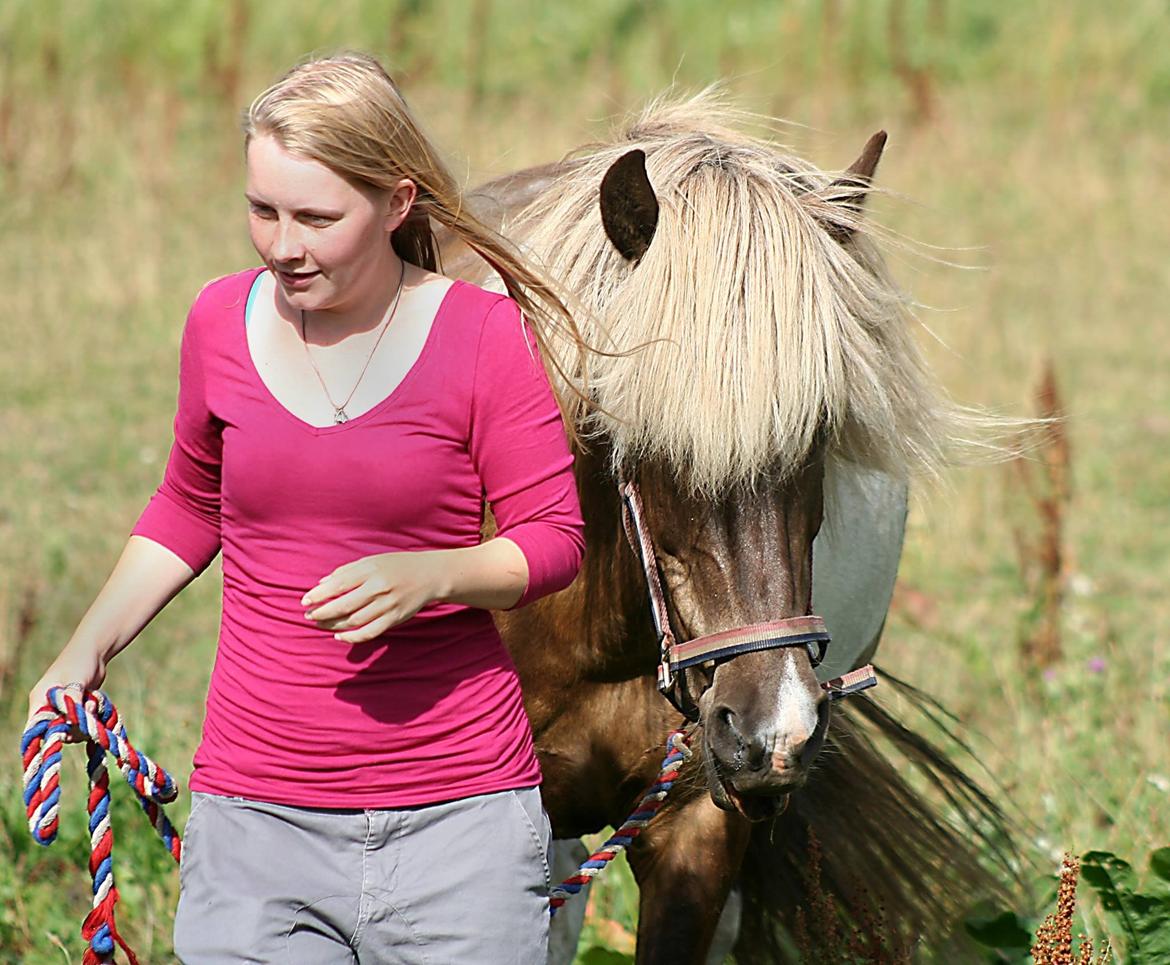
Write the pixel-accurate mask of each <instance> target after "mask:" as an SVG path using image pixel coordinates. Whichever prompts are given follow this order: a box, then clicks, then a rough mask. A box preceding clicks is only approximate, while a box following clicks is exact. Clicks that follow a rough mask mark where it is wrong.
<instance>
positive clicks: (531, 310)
mask: <svg viewBox="0 0 1170 965" xmlns="http://www.w3.org/2000/svg"><path fill="white" fill-rule="evenodd" d="M243 128H244V147H245V150H246V149H247V146H248V144H249V143H250V141H251V140H252V138H253V137H258V136H261V135H270V136H272V137H274V138H276V140H277V141H278V142H279V143H280V145H281V146H282V147H283V148H284V149H285V150H286V151H288V152H289V153H290V154H295V155H297V156H298V157H302V158H307V159H309V160H312V161H317V162H318V163H320V164H323V165H325V167H327V168H329V169H330V170H331V171H333V172H334V173H335V174H337V175H339V176H340V177H343V178H345V179H346V180H348V181H349V182H350V183H352V184H355V185H358V186H362V187H367V188H374V189H376V190H392V189H393V188H394V186H395V185H396V184H397V183H398V182H399V181H400V180H401V179H403V178H408V179H410V180H411V181H413V182H414V184H415V186H416V188H417V194H416V197H415V201H414V205H413V206H412V208H411V211H410V214H409V215H408V217H407V218H406V220H405V221H404V222H403V223H402V224H401V225H400V226H399V227H398V228H397V229H396V230H395V231H394V233H393V235H392V236H391V244H392V245H393V247H394V250H395V252H397V254H398V255H399V257H401V258H403V259H404V260H406V261H409V262H411V263H412V264H415V265H419V266H420V267H422V268H425V269H427V270H429V271H438V270H439V264H438V244H437V242H436V240H435V235H434V225H436V224H439V225H442V226H444V227H445V228H447V229H448V230H449V231H450V232H451V233H452V234H453V235H455V236H456V237H457V238H459V239H460V240H461V241H462V242H464V243H465V244H466V245H468V247H470V248H471V249H472V250H474V251H475V252H476V253H477V254H479V255H480V256H481V257H482V258H483V259H484V260H485V261H486V262H487V263H488V264H489V265H490V266H491V267H492V268H493V269H494V270H495V271H496V273H497V274H498V275H499V276H500V278H501V279H502V280H503V282H504V285H505V287H506V288H507V291H508V294H509V295H510V296H511V297H512V298H513V299H515V301H516V302H517V303H518V304H519V305H520V309H521V311H522V312H523V313H524V316H525V317H526V318H527V320H528V321H529V323H530V324H531V326H532V330H533V332H534V334H535V335H536V339H537V344H538V345H539V347H540V350H541V354H542V356H543V357H544V358H545V359H547V360H549V361H550V362H551V364H552V365H554V366H555V367H556V369H557V372H558V374H559V375H560V376H561V382H562V383H563V384H564V385H566V386H569V387H570V389H571V390H572V391H573V392H574V393H575V394H578V395H580V396H581V401H584V393H583V390H584V386H579V385H578V383H579V382H580V374H581V373H584V372H586V371H587V368H586V366H585V365H584V364H581V363H582V362H583V361H584V358H583V355H584V353H585V352H586V351H588V346H587V345H586V343H585V342H584V341H583V339H582V338H581V335H580V333H579V331H578V329H577V325H576V323H575V322H574V320H573V317H572V314H571V313H570V311H569V309H568V308H567V307H566V305H565V298H564V297H563V296H562V295H561V294H559V293H558V292H557V291H556V290H555V289H554V287H553V285H552V283H551V282H550V281H549V280H548V279H547V278H545V277H543V276H542V275H541V274H540V273H539V272H537V271H536V270H535V269H534V268H533V267H532V266H531V265H529V264H528V263H527V262H526V261H525V260H524V259H523V258H521V257H520V255H519V254H517V252H516V251H515V249H514V248H513V246H512V245H511V244H509V243H508V242H507V241H506V240H504V238H502V237H501V236H500V235H499V234H498V233H497V232H495V231H493V230H492V229H491V228H489V227H487V226H486V225H484V224H483V223H482V222H481V221H480V220H479V219H478V218H476V217H475V216H474V215H473V214H471V212H470V211H468V210H467V208H466V206H465V205H464V202H463V196H462V192H461V191H460V189H459V185H458V184H457V183H456V181H455V178H454V177H453V176H452V174H451V172H450V171H449V170H448V168H447V165H446V164H445V163H444V162H443V160H442V158H440V156H439V153H438V151H436V149H435V147H434V145H433V144H431V142H430V140H429V139H428V138H427V136H426V135H425V134H424V133H423V131H422V128H421V127H420V126H419V124H418V122H417V121H416V120H415V118H414V116H413V115H412V114H411V112H410V108H409V107H408V106H407V104H406V101H405V100H404V98H403V97H402V94H401V92H400V91H399V90H398V86H397V85H396V84H395V83H394V81H393V80H392V79H391V77H390V75H389V74H387V73H386V71H385V70H384V69H383V67H382V65H381V64H380V63H379V62H378V61H377V60H376V59H375V58H374V57H371V56H370V55H368V54H364V53H359V52H346V53H342V54H337V55H334V56H331V57H324V58H320V59H313V60H309V61H306V62H304V63H302V64H299V65H297V66H296V67H294V68H293V69H292V70H290V71H289V72H288V73H287V74H285V76H284V77H282V78H281V79H280V80H279V81H277V82H276V83H275V84H273V85H272V86H271V87H269V88H268V89H267V90H266V91H264V92H263V93H262V94H260V96H259V97H257V98H256V99H255V100H254V101H253V102H252V105H251V106H250V107H249V108H248V110H247V111H246V112H245V114H244V118H243ZM549 326H551V327H553V328H556V329H559V330H560V333H561V334H563V335H566V336H568V342H569V344H570V345H573V346H575V347H576V351H577V352H578V353H581V355H579V357H578V359H576V360H575V362H576V364H573V365H570V370H576V372H577V373H578V378H577V380H576V381H574V379H571V378H569V377H568V374H567V373H566V372H565V371H564V369H563V368H562V365H561V362H560V360H559V359H557V357H556V356H555V354H554V353H553V352H552V351H551V346H550V344H549V339H548V337H547V331H548V327H549ZM554 389H555V384H554ZM559 401H560V402H561V405H562V411H564V410H565V408H566V405H565V400H564V399H561V400H559ZM565 428H566V431H567V433H568V435H569V439H570V441H572V442H573V443H574V444H577V443H579V439H578V436H577V433H576V431H575V429H576V427H575V426H573V425H571V424H566V426H565Z"/></svg>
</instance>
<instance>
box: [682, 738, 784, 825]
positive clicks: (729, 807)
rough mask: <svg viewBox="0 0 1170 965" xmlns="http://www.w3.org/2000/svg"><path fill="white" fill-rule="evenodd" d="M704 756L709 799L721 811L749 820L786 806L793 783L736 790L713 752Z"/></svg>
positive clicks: (768, 816) (767, 817) (767, 816)
mask: <svg viewBox="0 0 1170 965" xmlns="http://www.w3.org/2000/svg"><path fill="white" fill-rule="evenodd" d="M704 759H705V761H706V762H708V763H707V768H708V773H707V778H708V786H709V787H710V789H711V800H712V801H714V802H715V806H716V807H718V808H721V809H722V810H724V811H734V812H735V813H737V814H740V815H742V816H743V817H745V818H747V819H748V820H749V821H751V822H752V823H758V822H760V821H767V820H770V819H771V818H776V817H779V816H780V815H781V814H783V813H784V809H785V808H786V807H788V794H789V792H790V791H792V790H794V789H795V786H794V785H790V786H787V787H785V788H783V789H779V788H777V789H775V790H767V791H762V792H755V793H745V792H743V791H740V790H738V789H737V788H736V787H735V784H734V783H733V781H732V779H731V778H730V776H728V775H725V774H724V773H723V769H722V768H721V767H720V765H719V762H718V761H716V760H715V759H714V755H713V754H711V753H708V754H707V755H706V756H705V758H704Z"/></svg>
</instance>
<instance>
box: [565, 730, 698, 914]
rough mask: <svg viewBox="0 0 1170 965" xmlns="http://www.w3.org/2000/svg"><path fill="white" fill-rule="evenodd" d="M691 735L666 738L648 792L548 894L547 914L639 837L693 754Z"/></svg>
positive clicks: (673, 734) (680, 733) (676, 733)
mask: <svg viewBox="0 0 1170 965" xmlns="http://www.w3.org/2000/svg"><path fill="white" fill-rule="evenodd" d="M690 741H691V735H690V734H689V733H687V732H686V731H683V730H676V731H672V732H671V734H670V736H669V737H667V739H666V757H665V758H664V759H663V761H662V769H661V770H660V771H659V772H658V777H657V779H656V780H655V781H654V783H653V784H652V785H650V788H649V790H647V791H646V793H645V794H644V795H643V796H642V800H641V801H639V802H638V806H637V807H636V808H634V813H633V814H631V815H630V816H629V817H628V818H626V821H625V823H624V824H623V825H622V826H621V827H620V828H618V829H617V830H616V831H615V832H614V833H613V834H612V835H611V836H610V838H609V840H608V841H606V842H605V844H603V845H602V846H601V847H600V848H599V849H598V850H596V851H595V852H593V854H591V855H590V856H589V857H588V858H586V859H585V861H583V862H582V863H581V866H580V867H579V868H578V869H577V873H576V874H575V875H572V876H571V877H568V878H566V879H565V880H564V881H562V882H561V883H560V884H559V885H557V886H556V887H555V888H553V889H552V890H551V891H549V913H550V914H551V915H556V913H557V909H558V908H560V907H561V905H563V904H564V903H565V902H566V901H568V900H569V899H570V898H572V897H573V896H574V895H576V894H579V893H580V892H581V891H582V890H583V889H585V888H588V887H589V885H591V884H592V883H593V879H594V878H596V877H597V876H598V875H599V874H601V872H602V871H604V870H605V868H606V866H607V865H608V864H609V863H610V862H611V861H613V859H614V858H616V857H617V856H618V855H619V854H621V853H622V852H623V851H625V850H626V848H628V847H629V846H630V845H631V844H632V843H633V841H634V839H635V838H636V837H638V835H639V834H641V833H642V831H643V830H644V829H645V827H646V825H648V824H649V823H650V822H651V820H652V819H653V818H654V815H656V814H657V813H658V811H659V809H660V808H661V807H662V805H663V803H664V802H665V801H666V795H667V794H668V793H670V789H671V787H672V786H673V785H674V782H675V781H676V780H677V779H678V774H679V770H680V768H681V767H682V764H683V761H686V760H689V759H690V757H691V754H692V751H691V747H690Z"/></svg>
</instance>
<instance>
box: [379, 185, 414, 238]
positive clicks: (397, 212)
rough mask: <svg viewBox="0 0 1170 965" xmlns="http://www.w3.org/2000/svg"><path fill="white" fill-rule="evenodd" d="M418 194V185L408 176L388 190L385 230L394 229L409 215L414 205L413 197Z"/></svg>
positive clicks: (392, 230)
mask: <svg viewBox="0 0 1170 965" xmlns="http://www.w3.org/2000/svg"><path fill="white" fill-rule="evenodd" d="M417 196H418V187H417V186H416V185H415V183H414V182H413V181H411V180H410V178H403V179H402V180H401V181H399V182H398V183H397V184H396V185H395V186H394V190H393V191H391V192H390V199H389V200H390V203H389V207H388V210H387V212H386V230H387V231H388V232H390V233H393V232H394V231H396V230H397V229H398V228H399V227H400V226H401V224H402V222H404V221H405V220H406V219H407V217H408V216H409V215H410V209H411V208H412V207H413V206H414V199H415V198H416V197H417Z"/></svg>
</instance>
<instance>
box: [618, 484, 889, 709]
mask: <svg viewBox="0 0 1170 965" xmlns="http://www.w3.org/2000/svg"><path fill="white" fill-rule="evenodd" d="M618 492H619V494H620V495H621V499H622V527H623V528H624V529H625V531H626V539H627V540H629V543H630V546H631V548H632V549H633V550H634V554H635V555H636V556H637V557H638V559H639V560H640V561H641V563H642V572H643V573H644V574H645V576H646V587H647V591H648V593H649V595H650V615H651V617H652V618H653V620H654V631H655V633H657V634H658V647H659V662H658V690H659V691H660V692H661V694H662V696H663V697H665V698H666V699H667V700H668V701H670V703H671V705H672V706H673V707H674V708H675V710H677V711H678V712H679V713H680V714H682V715H683V716H684V717H686V718H687V719H688V720H692V721H697V720H698V719H699V708H698V705H697V703H696V702H695V700H694V699H693V698H692V697H691V694H690V692H689V691H688V689H687V686H686V678H685V675H684V674H683V673H682V671H684V670H686V669H687V668H688V667H694V666H697V665H699V664H706V665H710V666H711V667H714V666H716V665H718V664H720V663H722V662H724V661H726V660H731V659H732V658H733V657H737V656H739V655H740V654H741V653H751V652H753V651H756V650H775V649H779V648H782V647H804V648H805V649H806V650H807V651H808V657H809V660H810V662H811V663H812V665H813V666H814V667H817V666H819V665H820V663H821V661H822V660H824V658H825V653H826V651H827V650H828V648H829V631H828V629H827V628H826V626H825V621H824V620H823V619H821V618H820V617H819V616H816V615H815V614H811V613H810V614H807V615H805V616H794V617H785V618H783V619H780V620H771V621H769V622H767V623H755V624H752V625H750V626H744V627H735V628H733V629H731V630H722V631H720V632H718V633H709V634H707V635H706V636H702V637H695V638H694V639H692V640H685V641H683V642H682V643H679V642H678V641H677V640H676V638H675V636H674V631H673V630H671V628H670V617H669V615H668V614H667V612H666V595H665V593H664V592H663V590H662V580H661V578H660V576H659V570H658V557H657V554H656V553H655V552H654V541H653V540H652V539H651V538H650V531H649V529H648V528H647V527H646V522H645V513H644V511H643V508H642V496H641V494H640V493H639V491H638V484H637V483H635V482H633V481H632V480H630V481H627V480H619V483H618ZM876 684H877V675H876V674H875V673H874V669H873V667H872V666H870V665H868V664H867V665H866V666H864V667H861V668H859V669H857V670H854V671H851V672H850V673H847V674H844V675H842V676H840V677H835V678H834V679H833V680H829V681H826V682H825V683H823V684H821V687H822V689H824V690H826V691H828V694H829V699H831V700H835V699H838V698H840V697H848V696H849V695H850V694H855V693H858V692H859V691H862V690H866V689H867V688H869V687H873V686H876Z"/></svg>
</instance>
